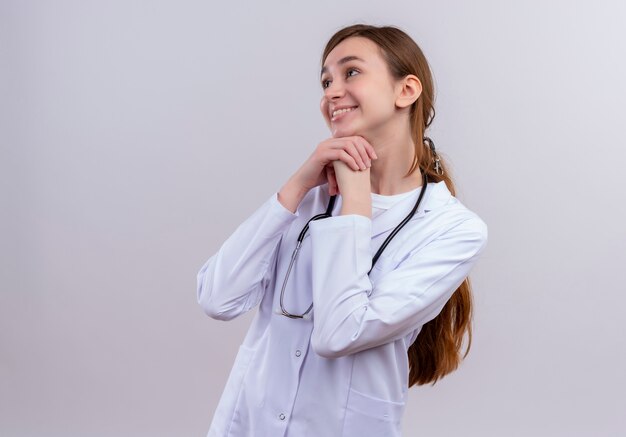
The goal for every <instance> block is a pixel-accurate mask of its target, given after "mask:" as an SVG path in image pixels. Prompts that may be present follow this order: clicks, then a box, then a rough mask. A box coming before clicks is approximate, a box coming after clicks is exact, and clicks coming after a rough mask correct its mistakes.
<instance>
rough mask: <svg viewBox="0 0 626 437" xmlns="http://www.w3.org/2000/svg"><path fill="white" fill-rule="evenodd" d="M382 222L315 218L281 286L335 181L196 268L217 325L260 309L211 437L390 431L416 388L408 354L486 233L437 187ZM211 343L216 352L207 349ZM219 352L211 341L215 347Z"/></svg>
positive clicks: (256, 224) (258, 216) (264, 219)
mask: <svg viewBox="0 0 626 437" xmlns="http://www.w3.org/2000/svg"><path fill="white" fill-rule="evenodd" d="M419 191H420V190H419V189H418V190H416V191H415V193H414V195H412V196H410V197H407V198H405V199H403V200H401V201H400V202H398V203H397V204H395V205H393V206H392V207H391V208H390V209H389V210H387V211H385V212H384V213H383V214H382V215H380V216H378V217H376V218H375V219H373V220H372V219H370V218H368V217H366V216H363V215H358V214H347V215H340V211H341V205H342V197H341V195H338V196H337V199H336V202H335V205H334V208H333V217H330V218H326V219H321V220H315V221H312V222H311V223H310V225H309V230H308V232H307V234H306V237H305V238H304V241H303V244H302V247H301V249H300V254H299V255H298V259H297V261H296V263H295V265H294V267H293V269H292V271H291V274H290V277H289V280H288V284H287V288H286V290H285V296H284V305H285V308H286V309H287V311H289V312H290V313H293V314H302V313H304V312H305V311H306V310H307V308H308V307H309V305H310V304H311V302H313V309H312V310H311V312H310V313H309V316H311V317H310V318H308V319H291V318H288V317H285V316H283V315H281V314H280V291H281V288H282V284H283V279H284V277H285V273H286V271H287V267H288V266H289V262H290V258H291V255H292V252H293V249H294V248H295V245H296V241H297V239H298V235H299V234H300V232H301V230H302V228H303V227H304V226H305V224H306V222H307V221H308V220H309V219H310V218H311V217H312V216H314V215H316V214H319V213H322V212H324V211H326V207H327V204H328V199H329V194H328V184H324V185H321V186H318V187H316V188H314V189H312V190H310V191H309V192H308V193H307V195H306V196H305V197H304V199H303V200H302V202H301V203H300V205H299V207H298V210H297V211H296V212H295V213H292V212H291V211H290V210H288V209H287V208H285V207H284V206H283V205H282V204H281V203H280V202H279V201H278V193H276V192H275V193H273V194H272V195H271V196H270V197H269V198H268V199H267V200H266V201H265V202H264V203H263V204H262V205H261V206H260V207H259V208H258V209H257V210H256V211H255V212H254V213H253V214H252V215H251V216H250V217H249V218H248V219H247V220H245V221H244V222H243V223H242V224H241V225H239V227H238V228H237V229H236V230H235V231H234V233H233V234H232V235H231V236H230V237H229V238H228V239H226V241H225V242H224V243H223V244H222V246H221V247H220V248H219V250H218V251H217V252H216V253H215V254H214V255H213V256H212V257H211V258H209V259H208V260H207V261H206V263H205V264H204V265H203V266H202V267H201V269H200V271H199V272H198V275H197V300H198V303H199V305H200V306H201V307H202V309H203V310H204V312H205V313H206V314H207V315H208V316H209V317H211V318H213V319H217V320H231V319H233V318H235V317H238V316H240V315H241V314H243V313H245V312H247V311H250V310H251V309H253V308H255V307H256V306H257V305H258V306H259V307H258V312H257V313H256V315H255V317H254V318H253V320H252V323H251V326H250V328H249V330H248V333H247V335H246V336H245V339H244V340H243V343H242V344H241V345H240V346H239V349H238V352H237V355H236V358H235V362H234V364H233V367H232V370H231V372H230V374H229V376H228V379H227V382H226V385H225V388H224V391H223V393H222V396H221V398H220V400H219V403H218V406H217V408H216V410H215V412H214V415H213V420H212V423H211V426H210V429H209V432H208V437H226V436H232V437H282V436H288V437H341V436H345V437H364V436H367V437H379V436H380V437H383V436H384V437H395V436H398V437H399V436H400V435H401V419H402V416H403V413H404V410H405V405H406V401H407V390H408V375H409V362H408V357H407V349H408V348H409V346H410V345H411V344H412V343H413V341H414V340H415V339H416V338H417V335H418V334H419V331H420V330H421V327H422V325H423V324H425V323H426V322H428V321H430V320H432V319H433V318H434V317H436V316H437V314H439V312H440V311H441V309H442V308H443V306H444V304H445V303H446V301H447V300H448V299H449V298H450V296H451V295H452V294H453V292H454V291H455V290H456V289H457V288H458V287H459V285H460V284H461V283H462V282H463V280H464V279H465V278H466V277H467V276H468V274H469V273H470V270H471V269H472V267H473V266H474V265H475V263H476V261H477V260H478V258H479V256H480V254H481V252H482V251H483V249H484V248H485V246H486V243H487V226H486V224H485V223H484V222H483V221H482V220H481V219H480V217H479V216H478V215H477V214H476V213H474V212H472V211H471V210H469V209H468V208H467V207H465V206H464V205H463V204H462V203H461V202H460V201H459V200H458V199H457V198H456V197H454V196H452V195H451V193H450V191H449V190H448V188H447V186H446V185H445V182H443V181H442V182H437V183H435V182H430V183H428V187H427V190H426V193H425V195H424V198H423V199H422V202H421V204H420V206H419V208H418V210H417V212H416V213H415V215H414V216H413V218H412V219H411V220H410V221H409V222H408V223H407V224H406V225H405V226H404V227H403V228H402V229H401V230H400V232H399V233H398V234H396V236H395V237H394V238H393V239H392V240H391V242H390V243H389V245H388V246H387V247H386V248H385V250H384V251H383V253H382V255H381V256H380V258H379V259H378V261H377V262H376V264H375V265H374V268H373V270H372V271H371V273H370V275H369V276H368V271H369V270H370V267H371V265H372V257H373V256H374V254H375V253H376V251H377V249H378V247H380V245H381V244H382V243H383V241H384V240H385V238H386V237H387V236H388V235H389V234H390V233H391V232H392V231H393V229H394V228H395V227H396V225H398V224H399V223H400V222H401V221H402V220H403V219H404V218H405V217H406V216H407V215H408V213H409V212H410V211H411V210H412V208H413V206H414V205H415V202H416V200H417V196H418V195H419ZM209 347H211V346H209ZM212 348H213V349H214V353H215V354H216V355H219V350H218V349H217V346H213V347H212Z"/></svg>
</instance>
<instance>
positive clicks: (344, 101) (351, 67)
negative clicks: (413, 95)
mask: <svg viewBox="0 0 626 437" xmlns="http://www.w3.org/2000/svg"><path fill="white" fill-rule="evenodd" d="M320 80H321V86H322V90H323V93H324V95H323V96H322V100H321V102H320V109H321V111H322V116H323V117H324V120H325V121H326V124H327V125H328V128H329V129H330V131H331V133H332V136H333V137H335V138H337V137H346V136H352V135H360V136H363V137H365V138H376V137H377V136H378V134H380V133H382V132H383V131H384V127H385V125H386V124H387V123H388V122H389V121H390V120H391V119H392V118H393V117H394V116H397V114H396V107H395V100H396V98H397V94H396V90H395V89H394V83H395V81H393V80H392V77H391V75H390V74H389V70H388V67H387V64H386V63H385V60H384V59H383V58H382V55H381V52H380V49H379V47H378V46H377V45H376V43H374V42H373V41H371V40H369V39H367V38H364V37H358V36H357V37H349V38H346V39H345V40H343V41H342V42H341V43H339V44H338V45H337V46H336V47H335V48H334V49H333V50H332V51H331V52H330V53H329V54H328V56H327V57H326V60H325V61H324V66H323V68H322V74H321V77H320ZM344 107H347V108H353V107H356V108H355V109H350V110H349V111H348V112H343V113H338V114H336V115H333V111H334V110H335V109H337V108H344Z"/></svg>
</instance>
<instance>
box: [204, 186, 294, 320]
mask: <svg viewBox="0 0 626 437" xmlns="http://www.w3.org/2000/svg"><path fill="white" fill-rule="evenodd" d="M278 196H279V194H278V193H274V194H272V196H271V197H270V198H269V199H268V200H267V201H266V202H265V203H264V204H263V205H262V206H261V207H260V208H259V209H258V210H257V211H255V212H254V213H253V214H252V215H251V216H250V217H249V218H248V219H247V220H246V221H245V222H243V223H242V224H241V225H239V227H238V228H237V229H236V230H235V232H234V233H233V234H232V235H231V236H230V237H229V238H228V239H227V240H226V241H225V242H224V243H223V244H222V246H221V247H220V249H219V250H218V251H217V253H215V254H214V255H213V256H212V257H211V258H209V259H208V261H206V262H205V263H204V265H203V266H202V267H201V268H200V271H199V272H198V275H197V300H198V304H200V306H201V307H202V309H203V310H204V312H205V313H206V314H207V315H208V316H209V317H211V318H213V319H216V320H231V319H233V318H235V317H237V316H239V315H241V314H243V313H245V312H247V311H249V310H250V309H252V308H254V307H255V306H256V305H257V304H258V303H259V302H260V301H261V299H262V298H263V295H264V293H265V289H266V288H267V284H268V281H269V279H270V278H271V274H272V273H273V271H274V269H275V268H276V258H277V253H278V248H279V246H280V242H281V240H282V236H283V234H284V233H285V231H286V230H287V229H288V227H289V224H291V222H293V221H294V220H295V219H296V217H298V212H295V213H294V212H291V211H290V210H288V209H287V208H286V207H285V206H284V205H283V204H282V203H280V202H279V200H278Z"/></svg>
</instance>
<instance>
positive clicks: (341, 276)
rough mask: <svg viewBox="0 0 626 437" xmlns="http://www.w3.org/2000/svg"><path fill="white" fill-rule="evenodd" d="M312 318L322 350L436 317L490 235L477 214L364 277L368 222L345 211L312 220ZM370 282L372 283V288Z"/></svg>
mask: <svg viewBox="0 0 626 437" xmlns="http://www.w3.org/2000/svg"><path fill="white" fill-rule="evenodd" d="M309 231H310V232H311V241H312V258H313V261H312V263H313V265H312V270H313V280H312V282H313V284H312V288H313V311H314V322H313V324H314V326H313V333H312V338H311V345H312V347H313V349H314V350H315V352H316V353H317V354H319V355H321V356H324V357H327V358H337V357H340V356H344V355H348V354H353V353H355V352H359V351H362V350H365V349H369V348H373V347H376V346H379V345H382V344H385V343H389V342H391V341H395V340H397V339H399V338H402V337H405V336H406V335H408V334H409V333H411V332H412V331H414V330H415V329H417V328H419V327H420V326H422V325H423V324H425V323H426V322H428V321H430V320H432V319H434V318H435V317H436V316H437V315H438V314H439V313H440V312H441V310H442V309H443V307H444V305H445V303H446V302H447V300H448V299H449V298H450V297H451V296H452V294H453V293H454V291H455V290H456V289H457V288H458V287H459V286H460V285H461V283H462V282H463V280H465V278H466V277H467V276H468V274H469V272H470V270H471V269H472V267H473V266H474V264H475V263H476V261H477V260H478V258H479V256H480V253H481V252H482V250H483V248H484V247H485V246H486V243H487V226H486V224H485V223H484V222H483V221H482V220H481V219H480V218H478V217H477V216H476V217H474V218H469V219H465V220H464V221H462V222H461V223H460V224H458V225H455V226H454V227H453V228H452V229H450V230H448V231H446V232H443V233H442V234H441V235H439V236H438V237H436V238H435V239H433V240H432V241H430V242H429V243H428V244H426V245H425V246H423V247H421V248H420V249H419V250H415V251H414V252H412V253H410V254H409V256H408V257H407V258H405V259H404V260H403V261H402V262H401V263H400V264H399V265H398V266H397V267H396V268H395V269H394V270H392V271H390V272H387V273H386V274H383V275H382V276H380V277H379V278H378V279H377V281H376V285H375V287H372V282H371V281H370V279H369V276H368V271H369V270H370V267H371V265H372V258H371V249H370V245H371V232H372V222H371V219H369V218H368V217H365V216H362V215H357V214H348V215H343V216H337V217H331V218H328V219H324V220H318V221H315V222H312V223H311V225H310V227H309ZM372 288H373V289H372Z"/></svg>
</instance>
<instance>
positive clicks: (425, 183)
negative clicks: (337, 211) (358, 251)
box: [280, 171, 428, 319]
mask: <svg viewBox="0 0 626 437" xmlns="http://www.w3.org/2000/svg"><path fill="white" fill-rule="evenodd" d="M427 186H428V177H427V176H426V172H425V171H422V189H421V190H420V194H419V197H418V198H417V202H416V203H415V206H414V207H413V209H412V210H411V212H410V213H409V215H407V216H406V217H405V219H404V220H402V222H400V224H399V225H398V226H396V228H395V229H394V230H393V231H392V232H391V234H389V235H388V236H387V238H386V239H385V241H384V243H383V244H382V245H381V246H380V247H379V248H378V251H377V252H376V254H375V255H374V258H373V259H372V268H370V270H369V272H367V274H368V275H369V274H370V273H371V271H372V269H373V268H374V264H376V261H378V258H379V257H380V255H381V254H382V253H383V250H385V247H387V244H389V242H390V241H391V239H392V238H393V237H395V235H396V234H397V233H398V232H399V231H400V229H402V227H403V226H404V225H405V224H407V222H408V221H409V220H411V217H413V215H414V214H415V212H416V211H417V208H418V207H419V204H420V202H421V201H422V197H424V193H425V192H426V187H427ZM336 197H337V196H336V195H335V196H331V197H330V200H329V201H328V207H327V208H326V212H324V213H322V214H317V215H315V216H313V217H311V219H309V221H308V222H307V223H306V225H305V226H304V229H302V231H301V232H300V235H299V236H298V243H297V244H296V248H295V249H294V251H293V254H292V255H291V262H290V263H289V268H288V269H287V274H286V275H285V280H284V281H283V288H282V290H281V291H280V309H281V311H282V313H281V314H282V315H284V316H287V317H290V318H292V319H302V318H305V317H304V316H306V315H307V314H308V313H309V311H311V309H312V308H313V303H312V302H311V306H310V307H309V309H308V310H306V311H305V312H304V314H301V315H297V314H291V313H290V312H288V311H287V310H286V309H285V306H284V305H283V296H284V295H285V287H286V286H287V279H289V273H291V268H292V267H293V265H294V263H295V261H296V258H297V257H298V253H299V252H300V246H302V240H304V236H305V234H306V231H307V230H308V229H309V223H311V222H312V221H313V220H320V219H324V218H328V217H332V210H333V206H335V199H336Z"/></svg>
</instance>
